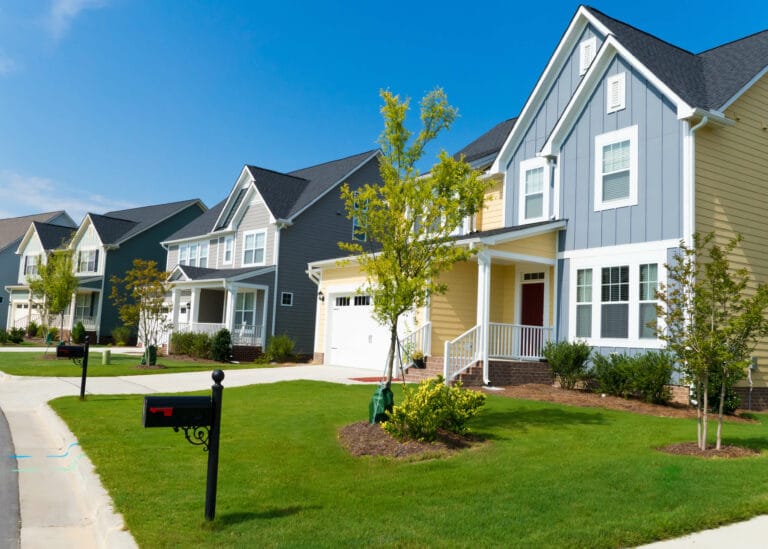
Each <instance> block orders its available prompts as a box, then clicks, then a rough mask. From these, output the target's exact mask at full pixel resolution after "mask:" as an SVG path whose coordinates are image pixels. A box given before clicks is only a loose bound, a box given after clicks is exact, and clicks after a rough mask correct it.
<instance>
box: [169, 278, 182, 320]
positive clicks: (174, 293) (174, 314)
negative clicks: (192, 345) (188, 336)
mask: <svg viewBox="0 0 768 549" xmlns="http://www.w3.org/2000/svg"><path fill="white" fill-rule="evenodd" d="M180 297H181V292H180V291H179V289H178V288H175V287H174V288H171V322H173V328H172V329H173V330H175V329H176V326H178V324H179V299H180Z"/></svg>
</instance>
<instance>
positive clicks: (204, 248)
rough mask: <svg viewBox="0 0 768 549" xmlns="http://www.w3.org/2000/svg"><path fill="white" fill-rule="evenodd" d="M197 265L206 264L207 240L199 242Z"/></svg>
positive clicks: (204, 265)
mask: <svg viewBox="0 0 768 549" xmlns="http://www.w3.org/2000/svg"><path fill="white" fill-rule="evenodd" d="M197 266H198V267H207V266H208V243H207V242H201V243H200V256H199V257H198V259H197Z"/></svg>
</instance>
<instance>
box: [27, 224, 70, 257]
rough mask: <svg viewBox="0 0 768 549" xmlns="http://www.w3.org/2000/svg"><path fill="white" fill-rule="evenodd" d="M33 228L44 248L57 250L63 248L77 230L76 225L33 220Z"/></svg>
mask: <svg viewBox="0 0 768 549" xmlns="http://www.w3.org/2000/svg"><path fill="white" fill-rule="evenodd" d="M32 228H33V230H34V231H35V232H36V233H37V237H38V238H39V239H40V243H41V244H42V245H43V250H46V251H48V250H55V249H57V248H61V247H62V245H63V244H64V243H66V242H67V241H68V240H69V239H70V238H71V237H72V235H73V234H74V233H75V231H76V230H77V229H76V228H75V227H62V226H61V225H51V224H50V223H41V222H39V221H33V222H32Z"/></svg>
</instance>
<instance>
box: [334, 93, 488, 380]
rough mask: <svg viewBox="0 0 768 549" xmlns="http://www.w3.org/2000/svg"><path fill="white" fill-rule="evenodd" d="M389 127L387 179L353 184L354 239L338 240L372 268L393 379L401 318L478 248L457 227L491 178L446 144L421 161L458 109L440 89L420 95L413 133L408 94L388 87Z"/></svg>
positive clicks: (384, 159)
mask: <svg viewBox="0 0 768 549" xmlns="http://www.w3.org/2000/svg"><path fill="white" fill-rule="evenodd" d="M381 97H382V99H383V101H384V104H383V106H382V107H381V113H382V116H383V118H384V131H383V132H382V134H381V136H380V137H379V141H378V142H379V145H380V147H381V152H382V154H381V156H380V158H379V171H380V174H381V181H382V182H381V184H376V185H370V184H367V185H364V186H363V187H360V188H358V189H354V190H353V189H351V188H350V187H349V186H348V185H346V184H345V185H343V186H342V189H341V196H342V199H343V200H344V204H345V208H346V211H347V217H348V218H349V219H352V220H353V225H354V227H355V235H356V239H355V240H354V241H352V242H342V243H339V246H340V247H341V248H342V249H343V250H345V251H347V252H350V253H352V254H355V255H356V259H357V261H358V263H359V265H360V269H361V270H362V271H363V272H364V273H365V274H366V285H365V292H366V293H368V294H369V295H371V297H372V298H373V314H374V317H375V318H376V320H377V321H378V322H379V323H381V324H382V325H385V326H387V327H388V328H389V332H390V346H389V352H388V355H387V362H386V376H387V388H388V387H389V386H390V385H391V382H392V376H393V370H394V360H395V354H396V353H397V352H398V333H397V327H398V321H399V319H400V317H401V316H402V315H403V314H404V313H406V312H408V311H413V310H415V309H417V308H419V307H423V306H424V305H425V304H426V303H427V300H428V299H429V297H430V296H431V295H438V294H442V293H444V292H445V291H446V290H447V288H446V285H445V284H444V283H443V282H441V280H440V275H441V273H443V272H445V271H447V270H448V269H450V268H451V267H452V265H453V264H454V263H456V262H458V261H465V260H466V259H468V258H469V257H470V255H471V254H472V253H473V250H470V249H468V248H466V247H462V246H457V245H455V243H454V236H453V235H454V234H455V233H456V230H457V229H459V228H460V227H461V226H462V224H463V223H464V221H465V220H466V219H467V218H468V217H470V216H472V215H474V214H475V213H476V212H477V211H478V210H480V208H482V205H483V198H484V195H485V191H486V190H487V188H488V182H486V181H483V180H481V179H480V178H479V174H478V172H477V171H475V170H473V169H472V168H471V167H470V166H469V164H467V163H466V162H464V160H463V159H455V158H453V157H451V156H450V155H448V154H447V153H446V152H445V151H442V152H441V153H440V154H439V157H438V162H437V163H436V164H435V165H434V167H433V168H432V169H431V170H430V172H429V173H427V174H421V173H420V171H419V169H418V168H417V163H419V161H420V160H421V159H422V157H423V156H424V153H425V148H426V147H427V145H428V144H429V143H430V142H432V141H433V140H434V139H435V138H436V137H437V136H438V134H439V133H440V132H441V131H443V130H446V129H448V128H450V126H451V124H452V123H453V121H454V119H455V118H456V116H457V110H456V109H455V108H454V107H452V106H451V105H450V104H449V103H448V99H447V97H446V95H445V93H444V92H443V90H442V89H439V88H438V89H435V90H434V91H432V92H430V93H428V94H427V95H426V96H425V97H424V98H423V99H422V100H421V105H420V106H421V123H422V127H421V130H420V131H419V133H418V134H417V135H416V136H415V137H414V136H413V134H412V132H411V131H410V130H408V129H407V128H406V125H405V119H406V114H407V112H408V110H409V102H410V101H409V99H405V100H404V101H401V100H400V97H399V96H397V95H393V94H392V93H391V92H389V91H382V92H381Z"/></svg>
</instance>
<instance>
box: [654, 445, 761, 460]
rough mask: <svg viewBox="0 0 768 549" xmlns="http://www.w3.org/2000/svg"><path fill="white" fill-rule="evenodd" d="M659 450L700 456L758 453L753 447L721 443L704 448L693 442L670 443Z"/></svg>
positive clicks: (710, 457)
mask: <svg viewBox="0 0 768 549" xmlns="http://www.w3.org/2000/svg"><path fill="white" fill-rule="evenodd" d="M659 451H660V452H664V453H665V454H673V455H677V456H695V457H701V458H707V459H712V458H745V457H757V456H759V455H760V451H759V450H755V449H754V448H745V447H744V446H728V445H723V446H722V447H721V448H720V449H719V450H718V449H716V448H715V447H714V446H707V449H706V450H702V449H701V448H699V445H698V444H697V443H695V442H678V443H677V444H670V445H668V446H664V447H662V448H659Z"/></svg>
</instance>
